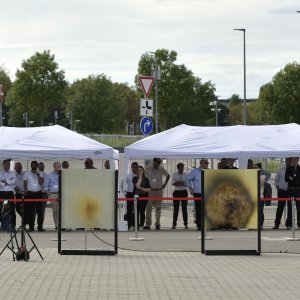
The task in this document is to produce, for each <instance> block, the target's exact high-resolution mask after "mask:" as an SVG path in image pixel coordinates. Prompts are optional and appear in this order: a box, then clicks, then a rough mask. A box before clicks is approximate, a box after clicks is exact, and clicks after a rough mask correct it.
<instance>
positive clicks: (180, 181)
mask: <svg viewBox="0 0 300 300" xmlns="http://www.w3.org/2000/svg"><path fill="white" fill-rule="evenodd" d="M183 170H184V164H183V163H178V164H177V172H175V173H173V175H172V185H173V186H174V191H173V197H174V198H187V197H188V192H187V187H186V186H185V179H186V175H187V174H186V173H185V172H183ZM180 202H181V209H182V218H183V224H184V228H185V229H188V214H187V204H188V201H187V200H173V224H172V228H171V229H176V226H177V219H178V211H179V206H180Z"/></svg>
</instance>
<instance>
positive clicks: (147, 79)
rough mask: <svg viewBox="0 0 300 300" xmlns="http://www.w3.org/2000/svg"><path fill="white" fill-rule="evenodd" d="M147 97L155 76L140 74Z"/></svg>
mask: <svg viewBox="0 0 300 300" xmlns="http://www.w3.org/2000/svg"><path fill="white" fill-rule="evenodd" d="M139 80H140V82H141V86H142V89H143V91H144V95H145V98H148V96H149V94H150V92H151V88H152V86H153V83H154V80H155V78H154V77H153V76H139Z"/></svg>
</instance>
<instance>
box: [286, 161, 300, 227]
mask: <svg viewBox="0 0 300 300" xmlns="http://www.w3.org/2000/svg"><path fill="white" fill-rule="evenodd" d="M298 163H299V157H292V165H291V166H290V167H288V168H286V171H285V181H286V182H287V183H288V196H289V197H295V198H297V199H299V200H297V199H295V200H296V208H297V225H298V228H300V166H299V165H298Z"/></svg>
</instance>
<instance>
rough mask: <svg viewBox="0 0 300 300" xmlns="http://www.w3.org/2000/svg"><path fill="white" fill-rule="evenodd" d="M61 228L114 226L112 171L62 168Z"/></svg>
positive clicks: (111, 227) (113, 178)
mask: <svg viewBox="0 0 300 300" xmlns="http://www.w3.org/2000/svg"><path fill="white" fill-rule="evenodd" d="M61 174H62V175H61V222H62V225H61V226H62V228H100V229H107V230H111V229H114V209H115V172H114V171H113V170H98V169H93V170H70V169H68V170H62V173H61Z"/></svg>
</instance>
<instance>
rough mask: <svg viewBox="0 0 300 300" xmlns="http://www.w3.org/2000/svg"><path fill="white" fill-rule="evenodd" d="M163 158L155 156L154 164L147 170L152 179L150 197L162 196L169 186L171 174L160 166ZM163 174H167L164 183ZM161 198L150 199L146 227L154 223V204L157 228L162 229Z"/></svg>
mask: <svg viewBox="0 0 300 300" xmlns="http://www.w3.org/2000/svg"><path fill="white" fill-rule="evenodd" d="M160 164H161V159H160V158H153V164H152V166H151V167H148V168H147V169H146V171H145V175H146V177H147V178H148V179H149V181H150V186H151V191H150V193H149V197H150V198H151V197H158V198H161V197H162V195H163V190H164V188H165V187H166V186H167V184H168V181H169V179H170V174H169V173H168V172H167V171H166V170H165V169H164V168H163V167H161V166H160ZM163 176H165V182H164V183H163ZM161 202H162V201H161V200H149V201H148V203H147V207H146V226H144V229H150V227H151V224H152V206H153V205H155V207H156V211H155V229H156V230H159V229H160V215H161Z"/></svg>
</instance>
